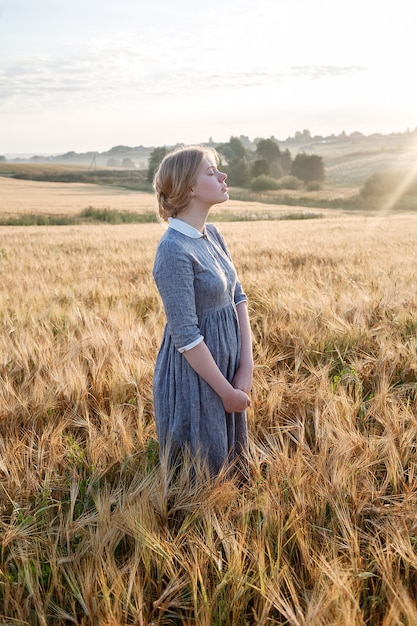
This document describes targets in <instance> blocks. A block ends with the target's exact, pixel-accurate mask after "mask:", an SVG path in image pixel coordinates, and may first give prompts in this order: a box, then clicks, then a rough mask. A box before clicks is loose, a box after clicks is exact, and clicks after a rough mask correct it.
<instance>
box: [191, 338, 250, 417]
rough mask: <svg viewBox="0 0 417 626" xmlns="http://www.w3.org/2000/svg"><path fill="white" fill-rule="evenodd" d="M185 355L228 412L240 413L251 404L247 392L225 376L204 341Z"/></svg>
mask: <svg viewBox="0 0 417 626" xmlns="http://www.w3.org/2000/svg"><path fill="white" fill-rule="evenodd" d="M183 356H184V357H185V359H186V360H187V361H188V363H189V364H190V365H191V367H192V368H193V370H195V371H196V372H197V374H198V375H199V376H201V378H203V379H204V380H205V381H206V383H208V384H209V385H210V387H212V388H213V389H214V391H215V392H216V393H217V394H218V395H219V396H220V398H221V399H222V402H223V406H224V408H225V411H226V412H227V413H238V412H240V411H244V410H245V409H246V408H247V407H248V406H250V405H251V401H250V398H249V396H248V395H247V393H246V392H244V391H243V390H242V389H239V388H234V387H233V385H231V384H230V383H229V382H228V380H227V379H226V378H225V377H224V376H223V374H222V373H221V371H220V370H219V368H218V366H217V364H216V362H215V360H214V359H213V355H212V354H211V352H210V350H209V349H208V347H207V344H206V343H204V341H202V342H201V343H199V344H198V345H197V346H195V347H194V348H191V350H186V351H185V352H183Z"/></svg>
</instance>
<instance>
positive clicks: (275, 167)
mask: <svg viewBox="0 0 417 626" xmlns="http://www.w3.org/2000/svg"><path fill="white" fill-rule="evenodd" d="M269 173H270V174H271V176H272V178H282V177H283V176H284V174H285V172H284V170H283V169H282V165H281V159H280V160H279V161H274V162H273V163H271V165H270V166H269Z"/></svg>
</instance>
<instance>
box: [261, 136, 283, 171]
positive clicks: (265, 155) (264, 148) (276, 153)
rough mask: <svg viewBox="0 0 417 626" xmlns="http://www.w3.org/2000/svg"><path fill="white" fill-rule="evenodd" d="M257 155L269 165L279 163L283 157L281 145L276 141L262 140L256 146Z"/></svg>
mask: <svg viewBox="0 0 417 626" xmlns="http://www.w3.org/2000/svg"><path fill="white" fill-rule="evenodd" d="M256 154H257V156H258V157H259V158H260V159H265V161H266V162H267V163H268V165H271V163H273V162H274V161H278V160H279V158H280V156H281V151H280V149H279V145H278V144H277V142H276V141H275V140H274V139H260V140H259V141H258V144H257V146H256Z"/></svg>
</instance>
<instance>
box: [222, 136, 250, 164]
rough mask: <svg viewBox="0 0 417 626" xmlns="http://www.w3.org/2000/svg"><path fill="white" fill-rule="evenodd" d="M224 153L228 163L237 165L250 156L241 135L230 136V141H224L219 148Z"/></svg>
mask: <svg viewBox="0 0 417 626" xmlns="http://www.w3.org/2000/svg"><path fill="white" fill-rule="evenodd" d="M217 151H218V152H219V153H220V154H221V155H223V156H224V157H225V159H226V161H227V164H228V165H235V164H237V163H239V162H240V161H244V160H246V159H247V158H248V152H247V150H246V148H245V146H244V145H243V143H242V141H241V140H240V139H239V137H230V139H229V141H228V143H224V144H222V145H221V146H219V147H218V148H217Z"/></svg>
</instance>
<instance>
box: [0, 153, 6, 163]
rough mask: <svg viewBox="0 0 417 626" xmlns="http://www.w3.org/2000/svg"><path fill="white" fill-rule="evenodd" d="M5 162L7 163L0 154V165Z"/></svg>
mask: <svg viewBox="0 0 417 626" xmlns="http://www.w3.org/2000/svg"><path fill="white" fill-rule="evenodd" d="M6 161H7V159H6V157H5V156H3V155H2V154H0V163H6Z"/></svg>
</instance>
